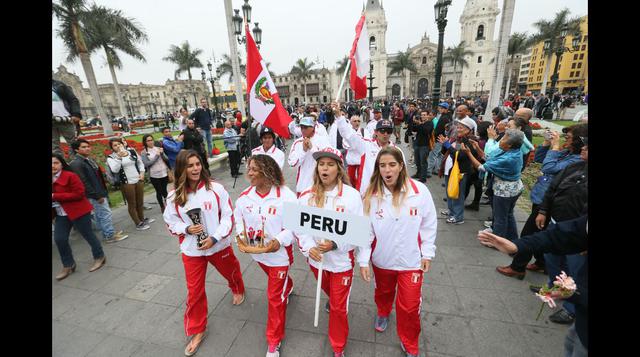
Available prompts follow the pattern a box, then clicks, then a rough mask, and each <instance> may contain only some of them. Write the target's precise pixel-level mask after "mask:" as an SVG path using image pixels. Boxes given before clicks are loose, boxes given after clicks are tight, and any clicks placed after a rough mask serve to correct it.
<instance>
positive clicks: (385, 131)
mask: <svg viewBox="0 0 640 357" xmlns="http://www.w3.org/2000/svg"><path fill="white" fill-rule="evenodd" d="M378 131H379V132H380V133H382V134H391V133H393V129H391V128H385V129H378Z"/></svg>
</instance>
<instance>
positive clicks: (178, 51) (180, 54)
mask: <svg viewBox="0 0 640 357" xmlns="http://www.w3.org/2000/svg"><path fill="white" fill-rule="evenodd" d="M201 54H202V50H201V49H199V48H194V49H191V45H189V41H184V42H183V43H182V45H181V46H180V47H178V46H176V45H171V47H170V48H169V56H167V57H164V58H163V60H165V61H167V62H173V63H175V64H176V65H178V69H176V74H180V73H182V72H185V71H186V72H187V74H188V75H189V81H191V79H192V77H191V68H202V67H203V66H202V63H201V62H200V60H199V59H198V56H200V55H201Z"/></svg>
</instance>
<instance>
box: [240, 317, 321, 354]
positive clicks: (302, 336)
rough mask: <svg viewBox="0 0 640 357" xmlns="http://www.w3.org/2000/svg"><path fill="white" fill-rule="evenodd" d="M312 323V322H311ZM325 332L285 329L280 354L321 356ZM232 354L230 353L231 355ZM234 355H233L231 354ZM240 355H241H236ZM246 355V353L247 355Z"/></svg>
mask: <svg viewBox="0 0 640 357" xmlns="http://www.w3.org/2000/svg"><path fill="white" fill-rule="evenodd" d="M312 325H313V324H312ZM327 340H328V339H327V337H326V334H325V333H322V334H318V333H311V332H305V331H300V330H293V329H292V330H289V331H287V338H286V339H285V341H284V342H283V343H282V355H285V353H286V356H299V357H321V356H325V354H323V352H322V351H324V348H325V343H326V342H327ZM264 353H265V351H264V350H263V351H262V353H259V354H252V355H251V356H260V355H262V354H264ZM232 355H233V354H230V356H232ZM233 356H235V355H233ZM238 356H242V355H238ZM247 357H248V355H247Z"/></svg>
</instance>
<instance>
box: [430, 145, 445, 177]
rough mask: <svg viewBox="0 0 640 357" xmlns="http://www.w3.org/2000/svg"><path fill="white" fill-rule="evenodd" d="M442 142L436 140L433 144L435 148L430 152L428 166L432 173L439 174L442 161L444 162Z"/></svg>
mask: <svg viewBox="0 0 640 357" xmlns="http://www.w3.org/2000/svg"><path fill="white" fill-rule="evenodd" d="M441 151H442V144H441V143H439V142H436V144H435V145H434V146H433V150H431V151H430V152H429V158H428V159H427V167H428V169H429V171H430V173H432V174H434V175H437V174H438V171H439V170H440V163H441V162H442V152H441Z"/></svg>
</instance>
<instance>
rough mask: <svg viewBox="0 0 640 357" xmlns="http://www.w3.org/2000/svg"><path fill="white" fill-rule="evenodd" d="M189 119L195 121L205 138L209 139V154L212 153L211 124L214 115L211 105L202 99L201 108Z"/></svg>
mask: <svg viewBox="0 0 640 357" xmlns="http://www.w3.org/2000/svg"><path fill="white" fill-rule="evenodd" d="M189 119H194V120H195V125H196V128H198V129H199V131H200V134H201V135H202V137H203V138H206V139H207V152H208V153H211V150H213V143H212V141H211V123H212V122H213V113H212V112H211V109H209V104H208V103H207V99H206V98H201V99H200V108H198V109H196V110H194V111H193V113H191V115H189Z"/></svg>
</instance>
